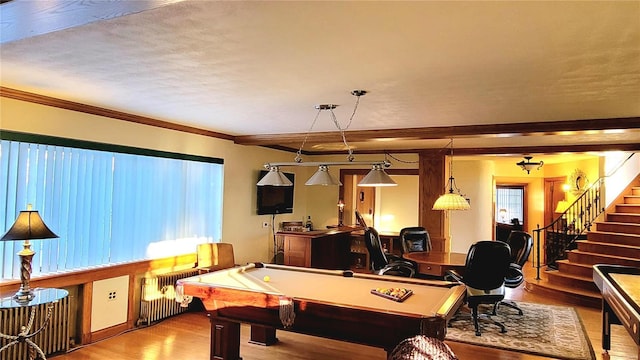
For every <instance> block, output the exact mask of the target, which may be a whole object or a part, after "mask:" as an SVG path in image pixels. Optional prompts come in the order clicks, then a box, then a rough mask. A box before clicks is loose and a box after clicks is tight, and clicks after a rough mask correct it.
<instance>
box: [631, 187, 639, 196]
mask: <svg viewBox="0 0 640 360" xmlns="http://www.w3.org/2000/svg"><path fill="white" fill-rule="evenodd" d="M631 195H640V186H633V187H632V188H631Z"/></svg>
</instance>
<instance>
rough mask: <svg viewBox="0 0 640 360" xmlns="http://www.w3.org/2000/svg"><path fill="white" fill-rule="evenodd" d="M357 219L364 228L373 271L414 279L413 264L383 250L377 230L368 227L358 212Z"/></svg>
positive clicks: (379, 273)
mask: <svg viewBox="0 0 640 360" xmlns="http://www.w3.org/2000/svg"><path fill="white" fill-rule="evenodd" d="M356 219H357V220H358V223H359V224H360V226H362V227H363V228H364V242H365V244H366V246H367V250H368V251H369V263H370V265H371V271H372V272H373V273H375V274H378V275H395V276H404V277H414V276H415V274H416V270H415V267H414V265H413V264H412V263H410V262H408V261H406V260H403V259H402V258H400V257H398V256H394V255H391V254H386V253H385V252H384V249H383V248H382V243H381V241H380V235H378V232H377V231H376V229H374V228H372V227H368V226H367V224H366V223H365V222H364V219H363V218H362V215H360V213H359V212H358V211H357V210H356Z"/></svg>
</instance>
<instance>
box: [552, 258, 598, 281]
mask: <svg viewBox="0 0 640 360" xmlns="http://www.w3.org/2000/svg"><path fill="white" fill-rule="evenodd" d="M556 264H557V266H558V270H557V271H558V272H562V273H565V274H570V275H575V276H582V277H589V276H591V277H593V266H592V265H587V264H580V263H573V262H570V261H569V260H558V261H556Z"/></svg>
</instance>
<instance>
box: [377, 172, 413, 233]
mask: <svg viewBox="0 0 640 360" xmlns="http://www.w3.org/2000/svg"><path fill="white" fill-rule="evenodd" d="M391 178H392V179H393V180H394V181H395V182H396V183H397V184H398V186H385V187H380V188H377V195H378V196H377V197H376V214H378V215H376V218H375V224H374V227H375V228H376V229H377V230H378V231H379V232H382V233H388V232H399V231H400V230H402V228H405V227H410V226H418V191H419V189H418V183H419V179H418V176H417V175H391Z"/></svg>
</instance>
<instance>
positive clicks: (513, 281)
mask: <svg viewBox="0 0 640 360" xmlns="http://www.w3.org/2000/svg"><path fill="white" fill-rule="evenodd" d="M511 265H515V266H509V269H508V270H507V275H506V276H505V278H504V285H505V286H506V287H508V288H515V287H518V286H520V284H522V283H523V282H524V273H523V272H522V270H521V269H522V267H521V266H519V265H518V264H511Z"/></svg>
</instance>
